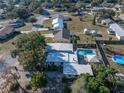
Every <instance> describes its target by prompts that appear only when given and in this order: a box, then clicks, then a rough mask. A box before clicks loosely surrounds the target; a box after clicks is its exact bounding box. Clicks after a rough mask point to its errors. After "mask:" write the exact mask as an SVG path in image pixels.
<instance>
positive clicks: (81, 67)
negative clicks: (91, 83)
mask: <svg viewBox="0 0 124 93" xmlns="http://www.w3.org/2000/svg"><path fill="white" fill-rule="evenodd" d="M46 54H47V57H46V66H49V65H56V66H58V67H62V69H63V75H64V76H66V77H67V78H73V77H75V76H78V75H80V74H82V73H89V74H90V75H93V72H92V68H91V66H90V65H86V64H79V62H78V56H77V53H76V52H75V51H74V50H73V45H72V44H70V43H48V44H47V47H46Z"/></svg>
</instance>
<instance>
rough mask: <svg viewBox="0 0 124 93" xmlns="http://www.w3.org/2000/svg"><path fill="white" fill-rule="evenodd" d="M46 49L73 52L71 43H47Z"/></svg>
mask: <svg viewBox="0 0 124 93" xmlns="http://www.w3.org/2000/svg"><path fill="white" fill-rule="evenodd" d="M47 49H48V50H56V51H68V52H69V51H71V52H73V44H71V43H47Z"/></svg>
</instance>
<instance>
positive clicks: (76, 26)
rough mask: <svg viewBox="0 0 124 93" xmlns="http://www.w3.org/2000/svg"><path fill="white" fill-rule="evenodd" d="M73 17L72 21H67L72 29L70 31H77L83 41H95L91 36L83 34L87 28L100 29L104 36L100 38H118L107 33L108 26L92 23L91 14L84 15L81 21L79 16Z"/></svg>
mask: <svg viewBox="0 0 124 93" xmlns="http://www.w3.org/2000/svg"><path fill="white" fill-rule="evenodd" d="M71 18H72V21H68V22H67V24H68V28H69V29H70V31H72V32H75V33H76V34H77V35H78V36H80V39H81V40H80V42H81V43H87V41H89V42H92V43H94V40H93V38H92V37H91V36H88V35H84V34H83V31H84V29H85V28H87V29H92V30H96V31H100V32H101V33H102V35H103V37H100V38H99V39H104V40H108V39H109V37H112V39H116V38H115V37H114V36H111V35H108V34H107V31H106V30H107V28H106V27H104V26H99V25H92V19H93V17H92V16H91V15H87V16H84V17H83V21H80V17H79V16H71ZM87 39H88V40H87Z"/></svg>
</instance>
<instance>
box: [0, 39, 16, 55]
mask: <svg viewBox="0 0 124 93" xmlns="http://www.w3.org/2000/svg"><path fill="white" fill-rule="evenodd" d="M13 41H14V39H12V40H9V41H6V42H2V43H0V54H6V53H7V54H8V53H10V51H11V50H13V49H14V46H13V45H12V42H13Z"/></svg>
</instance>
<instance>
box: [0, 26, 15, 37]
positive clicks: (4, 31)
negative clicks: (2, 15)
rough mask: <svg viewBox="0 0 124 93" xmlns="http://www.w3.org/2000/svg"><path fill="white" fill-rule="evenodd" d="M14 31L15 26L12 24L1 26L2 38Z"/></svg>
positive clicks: (0, 34) (0, 35)
mask: <svg viewBox="0 0 124 93" xmlns="http://www.w3.org/2000/svg"><path fill="white" fill-rule="evenodd" d="M13 33H14V28H13V27H11V26H6V27H2V28H0V39H6V38H7V37H9V36H10V35H12V34H13Z"/></svg>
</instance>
